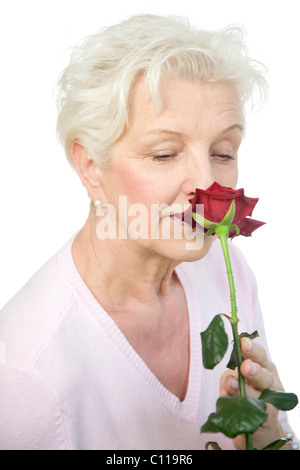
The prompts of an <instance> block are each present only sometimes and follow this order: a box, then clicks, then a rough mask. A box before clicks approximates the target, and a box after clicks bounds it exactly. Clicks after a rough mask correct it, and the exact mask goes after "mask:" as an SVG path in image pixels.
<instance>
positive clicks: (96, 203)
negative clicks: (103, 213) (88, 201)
mask: <svg viewBox="0 0 300 470" xmlns="http://www.w3.org/2000/svg"><path fill="white" fill-rule="evenodd" d="M101 204H102V201H101V199H96V201H94V206H95V207H96V208H97V207H100V206H101Z"/></svg>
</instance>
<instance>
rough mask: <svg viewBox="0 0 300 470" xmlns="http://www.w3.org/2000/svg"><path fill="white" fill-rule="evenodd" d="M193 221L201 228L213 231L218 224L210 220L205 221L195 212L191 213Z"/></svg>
mask: <svg viewBox="0 0 300 470" xmlns="http://www.w3.org/2000/svg"><path fill="white" fill-rule="evenodd" d="M192 217H193V219H194V220H195V221H196V222H197V224H199V225H201V227H205V228H210V229H214V228H215V227H216V226H217V225H218V224H215V223H214V222H211V221H210V220H207V219H205V218H204V217H203V216H202V215H201V214H197V212H192Z"/></svg>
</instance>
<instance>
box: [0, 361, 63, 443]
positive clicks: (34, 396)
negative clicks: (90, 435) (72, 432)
mask: <svg viewBox="0 0 300 470" xmlns="http://www.w3.org/2000/svg"><path fill="white" fill-rule="evenodd" d="M66 448H67V439H66V430H65V426H64V419H63V414H62V412H61V411H60V409H59V407H58V406H57V403H56V400H55V397H54V396H53V393H52V392H51V390H49V389H48V388H47V387H46V386H45V385H43V384H42V383H41V382H40V381H39V379H38V378H37V377H35V376H34V375H32V374H31V373H30V371H27V370H25V369H22V368H18V367H15V366H11V365H4V364H3V365H0V449H1V450H63V449H66Z"/></svg>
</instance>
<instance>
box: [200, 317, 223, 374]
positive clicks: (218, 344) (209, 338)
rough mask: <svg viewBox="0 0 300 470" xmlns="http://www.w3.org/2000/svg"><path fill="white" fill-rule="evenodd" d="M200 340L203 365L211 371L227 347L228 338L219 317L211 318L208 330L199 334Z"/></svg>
mask: <svg viewBox="0 0 300 470" xmlns="http://www.w3.org/2000/svg"><path fill="white" fill-rule="evenodd" d="M201 340H202V361H203V365H204V367H205V368H206V369H213V368H214V367H215V365H217V364H218V363H219V362H220V361H221V359H222V358H223V356H224V354H225V353H226V351H227V347H228V336H227V333H226V332H225V328H224V323H223V319H222V317H221V315H216V316H215V317H214V318H213V320H212V321H211V323H210V324H209V326H208V328H207V329H206V330H205V331H203V332H202V333H201Z"/></svg>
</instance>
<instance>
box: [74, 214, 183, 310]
mask: <svg viewBox="0 0 300 470" xmlns="http://www.w3.org/2000/svg"><path fill="white" fill-rule="evenodd" d="M72 253H73V258H74V262H75V264H76V267H77V269H78V271H79V272H80V274H81V276H82V278H83V280H84V281H85V283H86V284H87V286H88V287H89V288H90V289H91V291H92V292H93V294H94V295H95V297H96V298H98V300H99V301H100V303H101V304H102V305H103V304H104V305H103V307H104V308H105V307H106V308H108V309H113V310H119V309H122V310H124V308H125V309H126V306H128V307H129V305H130V308H132V304H133V303H136V304H137V305H141V304H142V305H145V306H150V305H153V304H157V302H158V301H159V300H162V299H166V298H168V297H169V294H170V290H171V287H172V285H173V284H174V283H175V282H176V275H175V274H174V269H175V267H176V265H177V264H178V262H175V261H173V260H169V259H165V258H163V257H161V256H159V255H157V254H153V253H152V252H151V250H150V249H145V248H143V247H141V246H139V245H138V243H137V241H136V240H130V239H127V240H112V239H105V240H99V239H98V237H97V234H96V226H95V221H94V219H93V218H89V219H88V220H87V222H86V224H85V225H84V227H83V228H82V230H81V231H80V233H79V234H78V236H77V237H76V239H75V241H74V244H73V249H72ZM105 304H106V305H105Z"/></svg>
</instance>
